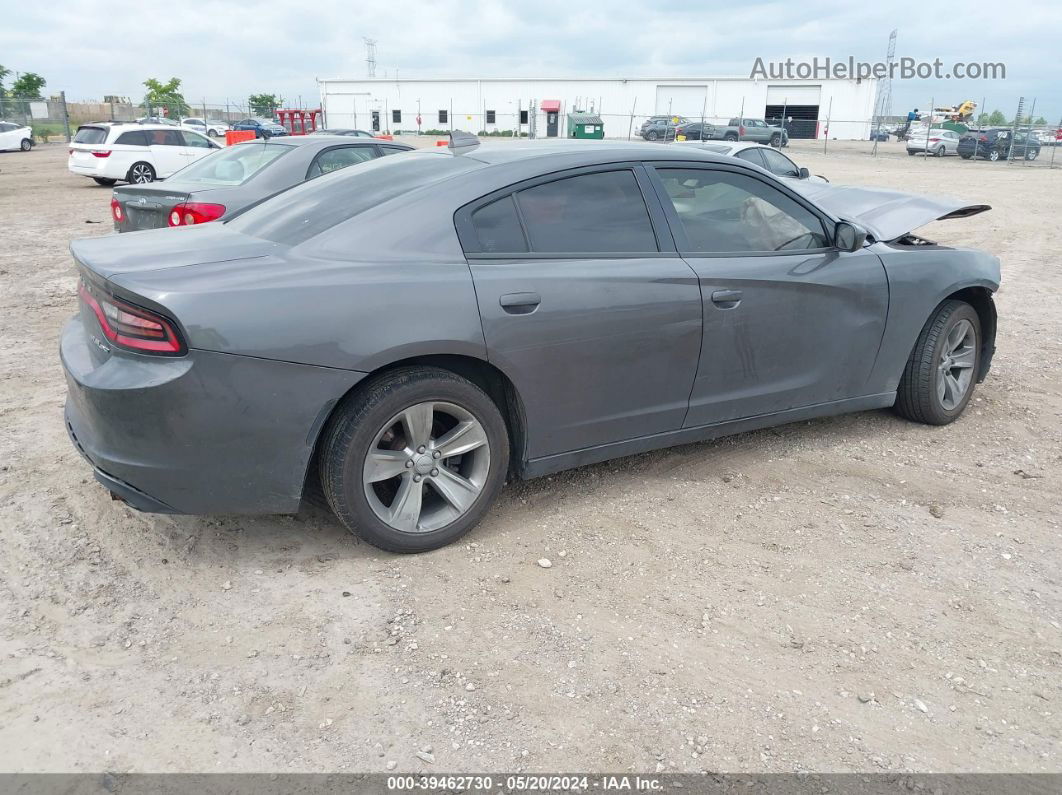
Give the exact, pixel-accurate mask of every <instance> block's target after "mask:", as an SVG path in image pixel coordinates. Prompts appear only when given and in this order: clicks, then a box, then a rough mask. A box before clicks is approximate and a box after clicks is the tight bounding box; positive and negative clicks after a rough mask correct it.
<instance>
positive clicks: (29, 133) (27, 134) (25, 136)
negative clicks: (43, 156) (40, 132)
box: [0, 121, 33, 152]
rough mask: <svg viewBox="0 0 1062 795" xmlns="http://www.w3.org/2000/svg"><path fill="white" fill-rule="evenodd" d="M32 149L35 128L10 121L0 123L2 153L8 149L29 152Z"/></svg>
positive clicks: (0, 149) (0, 150) (0, 147)
mask: <svg viewBox="0 0 1062 795" xmlns="http://www.w3.org/2000/svg"><path fill="white" fill-rule="evenodd" d="M32 148H33V128H31V127H27V126H25V125H23V124H15V123H14V122H10V121H0V152H4V151H6V150H8V149H21V150H22V151H23V152H28V151H29V150H30V149H32Z"/></svg>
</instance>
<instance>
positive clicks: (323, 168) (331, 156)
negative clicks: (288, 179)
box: [306, 146, 376, 179]
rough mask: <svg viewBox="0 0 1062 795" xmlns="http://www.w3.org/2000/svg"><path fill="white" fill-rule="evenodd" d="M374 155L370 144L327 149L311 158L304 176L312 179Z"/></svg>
mask: <svg viewBox="0 0 1062 795" xmlns="http://www.w3.org/2000/svg"><path fill="white" fill-rule="evenodd" d="M375 156H376V152H375V151H373V147H371V146H346V147H343V148H342V149H329V150H328V151H327V152H321V154H319V155H317V157H315V158H314V159H313V163H312V164H311V165H310V170H309V171H307V172H306V178H307V179H312V178H313V177H319V176H321V175H322V174H328V173H330V172H332V171H339V169H341V168H346V167H347V166H353V165H355V164H356V163H364V162H365V161H366V160H372V159H373V158H374V157H375Z"/></svg>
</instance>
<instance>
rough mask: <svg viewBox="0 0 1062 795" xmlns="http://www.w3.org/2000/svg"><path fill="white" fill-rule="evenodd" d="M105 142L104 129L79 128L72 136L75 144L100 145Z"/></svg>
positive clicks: (105, 133) (105, 129) (105, 131)
mask: <svg viewBox="0 0 1062 795" xmlns="http://www.w3.org/2000/svg"><path fill="white" fill-rule="evenodd" d="M106 140H107V128H105V127H79V128H78V131H77V133H76V134H75V135H74V143H75V144H102V143H103V142H104V141H106Z"/></svg>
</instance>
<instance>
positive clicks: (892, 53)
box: [873, 30, 932, 155]
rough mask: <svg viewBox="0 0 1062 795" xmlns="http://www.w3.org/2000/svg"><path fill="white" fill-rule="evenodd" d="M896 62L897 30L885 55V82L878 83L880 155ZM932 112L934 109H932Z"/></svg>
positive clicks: (875, 141)
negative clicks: (882, 133) (881, 137)
mask: <svg viewBox="0 0 1062 795" xmlns="http://www.w3.org/2000/svg"><path fill="white" fill-rule="evenodd" d="M895 60H896V30H893V31H892V33H890V34H889V49H888V52H887V53H886V54H885V68H886V70H887V71H886V73H885V75H886V76H885V82H884V83H882V82H880V81H879V82H878V101H877V103H876V108H875V111H876V113H875V114H874V116H875V121H874V129H873V132H874V152H873V154H875V155H876V154H877V153H878V133H880V132H881V120H882V119H883V118H884V117H886V116H889V115H891V114H892V64H893V61H895ZM930 110H932V108H930Z"/></svg>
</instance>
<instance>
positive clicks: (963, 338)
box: [937, 318, 977, 411]
mask: <svg viewBox="0 0 1062 795" xmlns="http://www.w3.org/2000/svg"><path fill="white" fill-rule="evenodd" d="M976 345H977V334H976V333H975V332H974V327H973V324H972V323H971V322H970V321H969V320H966V319H965V318H964V319H962V320H960V321H959V322H958V323H956V324H955V326H954V327H953V328H952V329H951V331H949V332H948V336H947V337H946V338H945V339H944V345H943V346H942V347H941V351H940V360H939V363H938V365H937V371H938V372H937V399H938V400H939V401H940V405H941V406H943V407H944V409H945V410H947V411H953V410H954V409H955V407H956V406H958V405H960V404H961V403H962V401H963V398H965V397H966V393H967V392H969V391H970V386H971V384H972V383H973V372H974V364H975V363H976V356H977V351H976Z"/></svg>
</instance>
